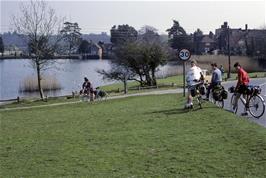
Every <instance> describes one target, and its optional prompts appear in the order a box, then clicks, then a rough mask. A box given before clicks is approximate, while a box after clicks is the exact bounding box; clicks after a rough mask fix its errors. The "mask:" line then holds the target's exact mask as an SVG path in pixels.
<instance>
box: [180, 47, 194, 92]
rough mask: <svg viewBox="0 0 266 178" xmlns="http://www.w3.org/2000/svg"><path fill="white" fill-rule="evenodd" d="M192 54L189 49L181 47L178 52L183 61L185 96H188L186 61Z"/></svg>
mask: <svg viewBox="0 0 266 178" xmlns="http://www.w3.org/2000/svg"><path fill="white" fill-rule="evenodd" d="M190 56H191V54H190V51H189V50H187V49H181V50H180V51H179V52H178V58H179V59H180V60H182V61H183V96H184V97H185V96H186V61H187V60H189V58H190Z"/></svg>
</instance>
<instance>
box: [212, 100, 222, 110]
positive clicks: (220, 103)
mask: <svg viewBox="0 0 266 178" xmlns="http://www.w3.org/2000/svg"><path fill="white" fill-rule="evenodd" d="M214 104H216V106H218V107H219V108H223V107H224V100H223V99H221V100H218V101H214Z"/></svg>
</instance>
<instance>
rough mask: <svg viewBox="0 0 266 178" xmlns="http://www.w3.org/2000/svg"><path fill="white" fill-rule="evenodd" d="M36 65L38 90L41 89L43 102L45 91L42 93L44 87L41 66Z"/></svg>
mask: <svg viewBox="0 0 266 178" xmlns="http://www.w3.org/2000/svg"><path fill="white" fill-rule="evenodd" d="M36 65H37V77H38V78H37V79H38V89H39V92H40V97H41V99H42V100H43V91H42V86H41V71H40V65H39V64H36Z"/></svg>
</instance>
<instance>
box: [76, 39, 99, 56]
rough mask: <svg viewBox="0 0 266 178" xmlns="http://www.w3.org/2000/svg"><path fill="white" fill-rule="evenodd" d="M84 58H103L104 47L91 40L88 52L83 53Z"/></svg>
mask: <svg viewBox="0 0 266 178" xmlns="http://www.w3.org/2000/svg"><path fill="white" fill-rule="evenodd" d="M81 58H82V59H102V48H101V46H99V45H98V44H96V43H94V42H92V41H90V42H89V45H88V50H87V53H84V54H82V56H81Z"/></svg>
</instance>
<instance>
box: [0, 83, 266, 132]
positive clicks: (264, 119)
mask: <svg viewBox="0 0 266 178" xmlns="http://www.w3.org/2000/svg"><path fill="white" fill-rule="evenodd" d="M251 84H254V85H262V95H263V97H264V99H265V100H266V78H260V79H251ZM223 85H224V86H225V88H226V89H228V88H229V87H230V86H235V85H236V81H230V82H224V83H223ZM182 92H183V89H182V88H178V89H171V90H158V91H150V92H143V93H135V94H127V95H119V96H111V97H108V98H107V99H108V100H111V99H120V98H127V97H132V96H146V95H163V94H175V93H182ZM230 99H231V94H229V96H228V99H227V100H226V101H225V109H226V110H229V109H230V104H229V101H230ZM80 102H81V101H74V102H65V103H55V104H47V105H40V106H27V107H19V108H5V109H0V111H11V110H23V109H32V108H43V107H53V106H62V105H68V104H75V103H80ZM239 110H240V111H241V108H240V109H239ZM238 114H240V113H238ZM247 118H248V119H249V120H251V121H253V122H256V123H257V124H259V125H261V126H263V127H266V112H265V113H264V115H263V116H262V117H261V118H260V119H255V118H253V117H252V116H248V117H247Z"/></svg>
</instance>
